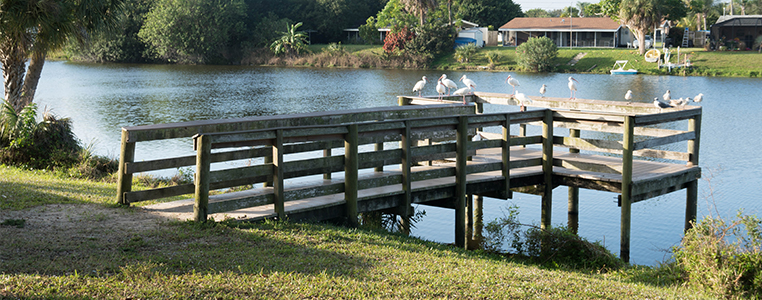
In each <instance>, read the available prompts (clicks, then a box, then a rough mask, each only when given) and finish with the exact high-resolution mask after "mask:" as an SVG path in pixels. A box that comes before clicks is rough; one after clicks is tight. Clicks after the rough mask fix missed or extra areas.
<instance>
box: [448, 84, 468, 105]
mask: <svg viewBox="0 0 762 300" xmlns="http://www.w3.org/2000/svg"><path fill="white" fill-rule="evenodd" d="M470 90H471V88H469V87H464V88H460V89H458V90H457V91H455V92H453V93H452V94H453V95H457V96H463V104H466V95H468V92H469V91H470Z"/></svg>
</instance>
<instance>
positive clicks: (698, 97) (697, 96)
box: [693, 93, 704, 103]
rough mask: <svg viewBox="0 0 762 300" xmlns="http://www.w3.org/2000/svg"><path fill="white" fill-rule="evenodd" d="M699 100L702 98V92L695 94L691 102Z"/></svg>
mask: <svg viewBox="0 0 762 300" xmlns="http://www.w3.org/2000/svg"><path fill="white" fill-rule="evenodd" d="M701 100H704V94H702V93H699V94H698V95H696V97H693V102H696V103H699V102H701Z"/></svg>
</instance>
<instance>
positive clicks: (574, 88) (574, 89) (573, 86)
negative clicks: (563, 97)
mask: <svg viewBox="0 0 762 300" xmlns="http://www.w3.org/2000/svg"><path fill="white" fill-rule="evenodd" d="M575 81H577V79H574V78H573V77H571V76H569V92H570V93H571V96H570V97H569V99H570V100H571V99H577V97H575V95H576V93H577V84H576V83H574V82H575ZM577 82H579V81H577Z"/></svg>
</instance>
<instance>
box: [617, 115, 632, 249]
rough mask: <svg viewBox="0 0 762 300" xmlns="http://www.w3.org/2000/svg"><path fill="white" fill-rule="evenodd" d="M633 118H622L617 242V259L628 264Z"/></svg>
mask: <svg viewBox="0 0 762 300" xmlns="http://www.w3.org/2000/svg"><path fill="white" fill-rule="evenodd" d="M634 132H635V118H634V117H633V116H625V117H624V133H623V134H624V137H623V138H624V140H623V143H622V147H623V148H624V151H623V152H622V216H621V225H620V226H621V228H620V231H621V233H620V241H619V257H620V258H621V259H622V260H623V261H625V262H630V231H631V230H630V226H631V223H632V222H631V219H630V216H631V214H632V152H633V146H634V143H635V134H634Z"/></svg>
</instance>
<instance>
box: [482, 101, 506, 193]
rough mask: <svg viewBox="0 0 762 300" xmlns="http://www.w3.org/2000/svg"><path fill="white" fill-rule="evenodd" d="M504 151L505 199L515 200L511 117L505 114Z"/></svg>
mask: <svg viewBox="0 0 762 300" xmlns="http://www.w3.org/2000/svg"><path fill="white" fill-rule="evenodd" d="M501 146H502V150H503V157H502V161H503V166H502V171H503V174H502V175H503V189H504V193H503V198H504V199H510V198H513V193H512V192H511V115H510V114H505V121H503V141H502V143H501ZM480 199H481V198H480Z"/></svg>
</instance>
